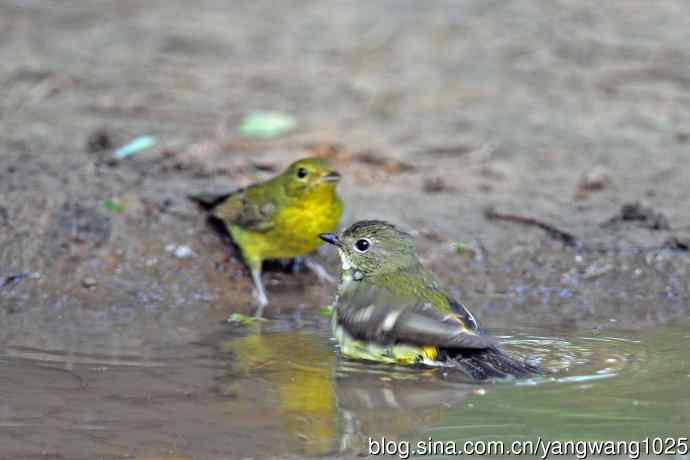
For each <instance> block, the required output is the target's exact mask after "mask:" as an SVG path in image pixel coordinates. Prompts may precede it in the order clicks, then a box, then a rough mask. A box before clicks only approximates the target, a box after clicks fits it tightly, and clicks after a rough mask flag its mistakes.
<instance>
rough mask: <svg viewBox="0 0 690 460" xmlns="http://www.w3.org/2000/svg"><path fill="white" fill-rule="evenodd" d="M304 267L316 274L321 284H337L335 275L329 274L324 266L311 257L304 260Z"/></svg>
mask: <svg viewBox="0 0 690 460" xmlns="http://www.w3.org/2000/svg"><path fill="white" fill-rule="evenodd" d="M304 265H305V266H306V267H307V268H308V269H309V270H311V271H313V272H314V274H315V275H316V277H317V278H318V279H319V281H321V282H326V283H329V284H335V278H333V275H331V274H330V273H328V271H326V269H325V268H323V266H322V265H321V264H320V263H318V262H317V261H315V260H314V259H312V258H311V257H305V258H304Z"/></svg>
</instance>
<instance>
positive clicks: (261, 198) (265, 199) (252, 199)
mask: <svg viewBox="0 0 690 460" xmlns="http://www.w3.org/2000/svg"><path fill="white" fill-rule="evenodd" d="M261 185H263V184H261ZM276 210H277V204H276V202H275V197H273V196H272V194H271V193H270V189H267V188H266V187H261V186H253V187H249V188H247V189H242V190H239V191H237V192H236V193H233V194H231V195H229V196H228V197H227V198H226V199H225V201H223V202H222V203H220V204H219V205H218V206H216V208H215V209H214V210H213V215H214V216H215V217H218V218H219V219H222V220H223V221H225V222H226V223H230V224H235V225H239V226H240V227H243V228H246V229H249V230H254V231H257V232H265V231H268V230H270V229H271V228H272V227H273V225H274V222H273V217H274V216H275V213H276Z"/></svg>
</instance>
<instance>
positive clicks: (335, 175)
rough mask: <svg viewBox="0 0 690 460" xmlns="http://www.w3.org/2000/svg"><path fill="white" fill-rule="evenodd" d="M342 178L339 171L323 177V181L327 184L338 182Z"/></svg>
mask: <svg viewBox="0 0 690 460" xmlns="http://www.w3.org/2000/svg"><path fill="white" fill-rule="evenodd" d="M341 177H342V176H341V175H340V173H339V172H338V171H331V172H329V173H328V174H326V175H324V176H323V177H321V180H323V181H325V182H338V181H339V180H340V178H341Z"/></svg>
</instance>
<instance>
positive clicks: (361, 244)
mask: <svg viewBox="0 0 690 460" xmlns="http://www.w3.org/2000/svg"><path fill="white" fill-rule="evenodd" d="M370 246H371V242H370V241H369V240H368V239H366V238H362V239H361V240H357V242H356V243H355V250H356V251H357V252H362V253H364V252H367V251H368V250H369V247H370Z"/></svg>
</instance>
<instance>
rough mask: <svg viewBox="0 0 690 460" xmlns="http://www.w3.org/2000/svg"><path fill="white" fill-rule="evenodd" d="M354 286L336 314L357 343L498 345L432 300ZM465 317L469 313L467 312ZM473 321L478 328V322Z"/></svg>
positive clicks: (360, 284) (361, 284)
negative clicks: (440, 309)
mask: <svg viewBox="0 0 690 460" xmlns="http://www.w3.org/2000/svg"><path fill="white" fill-rule="evenodd" d="M353 283H356V286H353V287H351V288H350V289H346V290H345V292H343V293H342V295H341V296H340V297H339V299H338V304H337V305H336V312H335V313H336V314H337V315H338V317H337V320H338V324H340V325H341V326H343V327H344V328H345V329H346V330H347V331H348V332H349V333H350V334H351V335H352V336H353V337H355V338H357V339H360V340H369V341H373V342H376V343H381V344H390V343H396V342H402V343H410V344H415V345H420V346H437V347H440V348H468V349H484V348H489V347H493V346H496V345H497V341H496V339H495V338H494V337H491V336H489V335H485V334H482V333H481V332H480V331H479V330H478V329H476V328H472V327H471V326H470V325H469V324H470V323H469V321H468V320H465V319H464V318H462V317H461V316H460V314H459V312H457V313H456V312H454V313H453V314H448V313H444V312H441V311H439V309H438V308H436V307H435V306H434V305H433V304H432V301H431V300H430V301H428V302H426V301H419V300H418V299H417V298H406V297H403V296H399V295H396V294H394V293H392V292H390V291H389V290H387V289H382V288H380V287H377V286H375V285H373V284H370V283H367V282H366V280H364V281H360V282H356V281H355V282H353ZM456 303H457V302H456ZM458 305H459V304H458ZM454 308H458V307H454ZM464 313H466V314H469V311H467V310H466V309H464ZM469 315H470V317H471V314H469ZM471 321H472V324H475V325H476V322H474V318H471ZM466 323H468V324H466Z"/></svg>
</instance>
